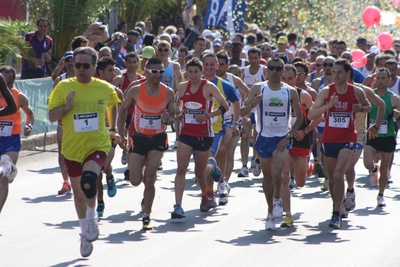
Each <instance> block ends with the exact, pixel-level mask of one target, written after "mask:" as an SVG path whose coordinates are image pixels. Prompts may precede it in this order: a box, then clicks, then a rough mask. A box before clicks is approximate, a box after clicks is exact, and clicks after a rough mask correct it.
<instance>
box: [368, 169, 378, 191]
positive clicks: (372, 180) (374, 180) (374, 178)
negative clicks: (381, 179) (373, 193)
mask: <svg viewBox="0 0 400 267" xmlns="http://www.w3.org/2000/svg"><path fill="white" fill-rule="evenodd" d="M375 167H376V171H375V172H374V171H369V184H370V185H371V186H372V187H375V186H377V185H378V173H379V165H378V164H375Z"/></svg>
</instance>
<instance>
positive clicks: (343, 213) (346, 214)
mask: <svg viewBox="0 0 400 267" xmlns="http://www.w3.org/2000/svg"><path fill="white" fill-rule="evenodd" d="M348 217H349V212H348V211H347V210H346V209H345V208H344V202H342V204H341V205H340V218H342V219H346V218H348Z"/></svg>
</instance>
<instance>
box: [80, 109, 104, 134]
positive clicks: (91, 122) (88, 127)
mask: <svg viewBox="0 0 400 267" xmlns="http://www.w3.org/2000/svg"><path fill="white" fill-rule="evenodd" d="M98 129H99V117H98V114H97V112H92V113H82V114H74V130H75V132H77V133H81V132H91V131H97V130H98Z"/></svg>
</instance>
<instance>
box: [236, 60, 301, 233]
mask: <svg viewBox="0 0 400 267" xmlns="http://www.w3.org/2000/svg"><path fill="white" fill-rule="evenodd" d="M267 67H268V70H267V72H268V77H269V80H268V81H266V82H261V83H256V84H255V85H254V86H253V87H252V88H251V89H250V93H249V97H248V98H247V99H246V101H245V102H244V106H243V107H242V108H241V110H240V113H241V115H242V116H243V115H248V114H249V113H250V111H251V110H252V109H253V108H256V113H255V118H256V127H257V132H258V133H259V135H258V137H257V142H256V145H255V149H256V150H257V152H258V154H259V156H260V163H261V168H262V172H263V175H264V179H263V191H264V195H265V198H266V200H267V204H268V216H267V219H266V223H265V228H266V229H267V230H272V229H275V218H276V217H281V216H282V215H283V206H282V197H281V188H282V170H283V167H284V165H285V161H286V157H287V155H288V153H289V150H290V149H291V143H292V138H293V136H294V134H295V133H296V131H297V130H298V129H299V127H300V125H301V124H302V122H303V116H302V114H301V110H300V104H299V97H298V93H297V91H296V90H295V89H294V88H292V87H290V86H288V85H287V84H285V83H282V82H281V78H282V75H283V73H284V62H283V60H282V59H280V58H278V57H274V58H272V59H271V60H270V61H269V62H268V66H267ZM290 105H292V107H293V110H294V113H295V114H296V122H295V123H294V125H293V127H292V128H291V129H290ZM289 129H290V130H289ZM272 166H273V167H272Z"/></svg>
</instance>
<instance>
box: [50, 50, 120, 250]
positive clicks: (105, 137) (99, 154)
mask: <svg viewBox="0 0 400 267" xmlns="http://www.w3.org/2000/svg"><path fill="white" fill-rule="evenodd" d="M73 62H74V66H75V74H76V77H75V78H71V79H67V80H65V81H61V82H60V83H59V84H58V85H57V86H56V87H55V88H54V90H53V92H52V93H51V95H50V100H49V106H48V109H49V119H50V121H52V122H54V121H57V120H59V119H61V118H62V120H63V139H62V150H63V154H64V157H65V163H66V166H67V171H68V175H69V177H70V180H71V185H72V189H73V191H74V202H75V209H76V211H77V214H78V219H79V225H80V228H81V233H80V236H81V247H80V251H81V255H82V256H83V257H88V256H90V254H91V253H92V251H93V244H92V243H91V242H93V241H95V240H96V239H97V238H98V236H99V228H98V220H97V216H96V212H95V208H96V194H97V189H96V180H97V178H98V176H99V174H100V172H101V169H102V167H103V165H104V162H105V160H106V158H107V154H108V152H109V151H110V149H111V145H110V136H109V134H110V135H112V136H114V135H116V133H115V117H116V104H117V103H119V102H120V100H119V99H118V95H117V93H116V91H115V90H114V88H113V87H112V86H111V85H110V84H108V83H107V82H104V81H101V80H98V79H96V78H93V77H92V73H93V71H94V70H95V67H96V62H97V52H96V51H95V50H94V49H93V48H90V47H80V48H77V49H76V50H75V51H74V55H73ZM106 111H107V112H106ZM106 113H107V114H108V118H109V124H110V132H109V133H108V131H107V128H106V125H105V123H104V121H105V116H106Z"/></svg>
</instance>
